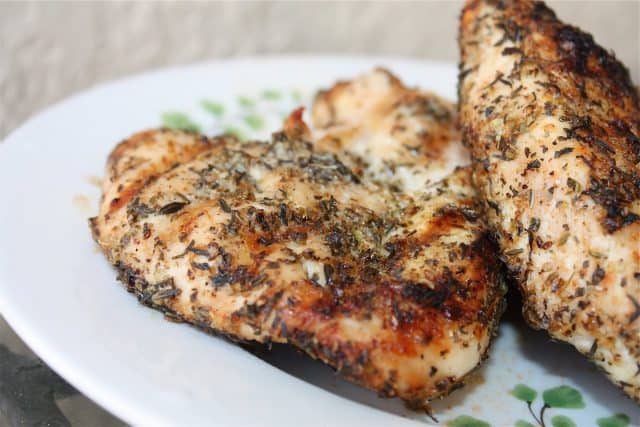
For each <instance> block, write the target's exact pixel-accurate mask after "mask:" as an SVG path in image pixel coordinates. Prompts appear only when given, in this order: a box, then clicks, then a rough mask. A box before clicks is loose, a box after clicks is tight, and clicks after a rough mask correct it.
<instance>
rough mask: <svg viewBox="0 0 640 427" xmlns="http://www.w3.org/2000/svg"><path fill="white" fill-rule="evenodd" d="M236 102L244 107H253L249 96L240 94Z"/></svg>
mask: <svg viewBox="0 0 640 427" xmlns="http://www.w3.org/2000/svg"><path fill="white" fill-rule="evenodd" d="M238 104H240V106H241V107H245V108H250V107H253V101H252V100H251V98H249V97H247V96H242V95H241V96H239V97H238Z"/></svg>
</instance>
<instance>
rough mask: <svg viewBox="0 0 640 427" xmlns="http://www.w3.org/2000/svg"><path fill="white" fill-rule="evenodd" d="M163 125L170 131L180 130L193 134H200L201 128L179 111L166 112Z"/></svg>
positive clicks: (163, 116)
mask: <svg viewBox="0 0 640 427" xmlns="http://www.w3.org/2000/svg"><path fill="white" fill-rule="evenodd" d="M162 125H163V126H164V127H167V128H169V129H180V130H187V131H191V132H200V126H198V124H197V123H195V122H194V121H193V120H191V118H190V117H189V116H188V115H187V114H185V113H181V112H178V111H170V112H166V113H164V114H163V115H162Z"/></svg>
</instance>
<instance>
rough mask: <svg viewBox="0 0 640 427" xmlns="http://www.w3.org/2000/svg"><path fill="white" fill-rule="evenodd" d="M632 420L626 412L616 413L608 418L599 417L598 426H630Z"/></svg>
mask: <svg viewBox="0 0 640 427" xmlns="http://www.w3.org/2000/svg"><path fill="white" fill-rule="evenodd" d="M630 422H631V420H630V419H629V416H627V415H625V414H615V415H612V416H610V417H607V418H598V421H597V423H598V427H629V425H630V424H629V423H630Z"/></svg>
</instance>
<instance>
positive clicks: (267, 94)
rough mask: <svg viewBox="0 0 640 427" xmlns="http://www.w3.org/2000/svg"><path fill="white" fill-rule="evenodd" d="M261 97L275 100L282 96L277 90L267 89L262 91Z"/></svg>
mask: <svg viewBox="0 0 640 427" xmlns="http://www.w3.org/2000/svg"><path fill="white" fill-rule="evenodd" d="M262 97H263V98H264V99H268V100H269V101H277V100H278V99H280V98H281V97H282V94H281V93H280V92H278V91H277V90H273V89H267V90H265V91H263V92H262Z"/></svg>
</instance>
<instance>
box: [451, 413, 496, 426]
mask: <svg viewBox="0 0 640 427" xmlns="http://www.w3.org/2000/svg"><path fill="white" fill-rule="evenodd" d="M447 425H448V426H449V427H491V424H489V423H487V422H485V421H482V420H479V419H477V418H473V417H471V416H469V415H460V416H459V417H456V418H454V419H453V420H451V421H449V422H448V423H447Z"/></svg>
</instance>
